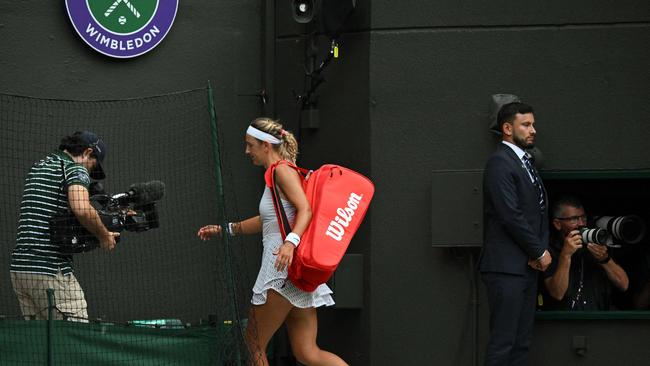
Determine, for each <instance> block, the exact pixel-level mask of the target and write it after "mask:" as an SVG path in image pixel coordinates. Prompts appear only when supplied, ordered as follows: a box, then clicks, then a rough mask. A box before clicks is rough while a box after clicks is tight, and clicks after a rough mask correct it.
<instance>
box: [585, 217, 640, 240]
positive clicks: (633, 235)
mask: <svg viewBox="0 0 650 366" xmlns="http://www.w3.org/2000/svg"><path fill="white" fill-rule="evenodd" d="M595 222H596V226H597V227H600V228H603V229H606V230H607V231H608V232H610V233H611V234H612V236H613V237H614V239H616V240H618V242H619V243H625V244H638V243H639V242H641V240H643V238H644V237H645V223H644V222H643V220H642V219H641V218H640V217H639V216H636V215H627V216H616V217H615V216H601V217H598V218H596V220H595Z"/></svg>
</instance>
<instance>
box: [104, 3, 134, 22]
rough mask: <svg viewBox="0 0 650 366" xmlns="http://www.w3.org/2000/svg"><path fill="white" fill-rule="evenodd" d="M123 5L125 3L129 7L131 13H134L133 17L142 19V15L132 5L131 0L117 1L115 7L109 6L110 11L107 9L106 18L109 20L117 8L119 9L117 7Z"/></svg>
mask: <svg viewBox="0 0 650 366" xmlns="http://www.w3.org/2000/svg"><path fill="white" fill-rule="evenodd" d="M121 3H124V4H125V5H126V6H128V8H129V10H131V13H133V15H135V17H136V18H140V13H139V12H138V9H136V8H135V6H133V4H131V2H130V1H129V0H115V2H114V3H113V5H111V6H109V7H108V9H106V12H105V13H104V16H105V17H107V18H108V17H109V16H110V15H111V14H112V13H113V10H115V8H117V6H118V5H120V4H121Z"/></svg>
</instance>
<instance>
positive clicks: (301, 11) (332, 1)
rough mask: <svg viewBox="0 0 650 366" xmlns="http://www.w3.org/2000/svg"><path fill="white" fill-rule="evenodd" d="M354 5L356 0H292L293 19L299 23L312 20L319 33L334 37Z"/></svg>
mask: <svg viewBox="0 0 650 366" xmlns="http://www.w3.org/2000/svg"><path fill="white" fill-rule="evenodd" d="M355 6H356V0H293V1H292V2H291V11H292V16H293V19H294V20H295V21H296V22H298V23H301V24H307V23H310V22H314V23H315V26H316V30H317V31H318V32H319V33H322V34H325V35H328V36H330V37H333V38H336V37H338V35H339V33H340V32H341V30H342V28H343V25H344V24H345V21H346V20H347V19H348V17H349V16H350V14H352V11H353V10H354V8H355Z"/></svg>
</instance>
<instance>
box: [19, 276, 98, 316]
mask: <svg viewBox="0 0 650 366" xmlns="http://www.w3.org/2000/svg"><path fill="white" fill-rule="evenodd" d="M11 284H12V285H13V288H14V292H15V293H16V296H17V297H18V302H19V303H20V310H21V312H22V313H23V316H24V317H25V320H29V319H37V320H45V319H47V308H48V302H47V292H46V291H47V289H50V288H51V289H54V301H55V306H56V311H55V312H54V316H55V319H67V320H71V321H80V322H87V321H88V310H87V308H88V305H87V304H86V299H85V296H84V292H83V290H82V289H81V286H80V285H79V282H77V278H76V277H75V276H74V274H72V273H70V274H68V275H63V274H62V273H61V272H60V271H59V272H58V273H57V274H56V275H55V276H49V275H44V274H36V273H20V272H11Z"/></svg>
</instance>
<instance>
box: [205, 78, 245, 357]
mask: <svg viewBox="0 0 650 366" xmlns="http://www.w3.org/2000/svg"><path fill="white" fill-rule="evenodd" d="M213 97H214V95H213V93H212V86H211V85H210V81H208V107H209V110H210V126H211V129H212V151H213V153H214V162H215V173H216V179H217V196H218V197H219V204H218V205H217V210H218V211H217V215H218V217H220V218H222V219H225V217H226V207H225V205H226V203H225V202H226V200H225V196H224V190H223V174H222V172H221V154H220V150H219V131H218V129H217V114H216V110H215V108H214V98H213ZM221 240H222V242H223V245H224V249H225V250H224V253H225V256H226V258H225V263H226V272H227V276H228V279H229V280H230V287H231V290H232V294H231V297H230V298H231V300H232V305H231V306H232V312H231V314H233V315H234V318H235V319H233V320H234V321H233V325H234V326H235V327H236V328H235V329H236V330H237V331H238V332H239V335H240V336H242V339H243V334H242V333H241V332H242V328H241V324H240V317H239V309H238V308H237V300H236V291H235V289H236V288H237V287H236V286H235V277H234V275H233V271H232V263H231V258H232V253H231V248H230V241H229V240H228V235H221ZM235 345H236V347H237V355H236V361H237V365H241V350H240V348H239V343H238V342H236V343H235Z"/></svg>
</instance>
